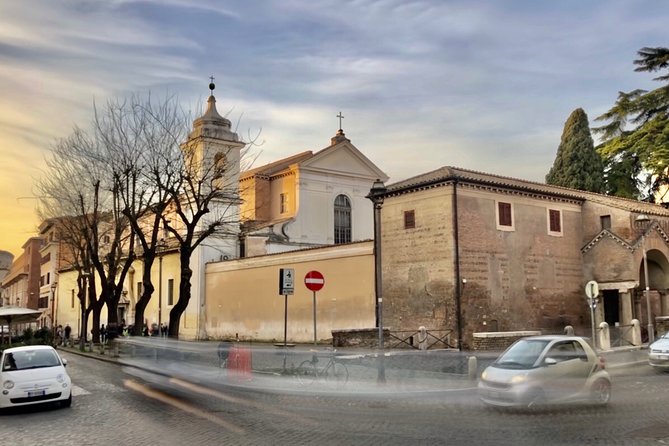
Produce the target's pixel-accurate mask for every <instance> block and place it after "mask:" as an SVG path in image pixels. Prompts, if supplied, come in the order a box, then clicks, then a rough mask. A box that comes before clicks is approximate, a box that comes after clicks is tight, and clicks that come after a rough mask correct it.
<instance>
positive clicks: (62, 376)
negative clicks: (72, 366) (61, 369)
mask: <svg viewBox="0 0 669 446" xmlns="http://www.w3.org/2000/svg"><path fill="white" fill-rule="evenodd" d="M56 380H57V381H58V382H59V383H62V382H64V381H65V375H63V374H62V373H59V374H58V376H56Z"/></svg>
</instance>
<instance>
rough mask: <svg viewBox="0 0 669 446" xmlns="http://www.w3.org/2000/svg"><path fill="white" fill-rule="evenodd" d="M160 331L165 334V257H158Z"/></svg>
mask: <svg viewBox="0 0 669 446" xmlns="http://www.w3.org/2000/svg"><path fill="white" fill-rule="evenodd" d="M158 330H159V332H160V334H161V336H162V333H163V256H162V255H161V256H159V257H158Z"/></svg>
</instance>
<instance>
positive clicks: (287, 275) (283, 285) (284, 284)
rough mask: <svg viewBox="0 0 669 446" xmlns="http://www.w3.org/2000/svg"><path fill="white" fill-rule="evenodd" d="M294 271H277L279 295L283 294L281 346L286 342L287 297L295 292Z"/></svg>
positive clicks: (291, 269)
mask: <svg viewBox="0 0 669 446" xmlns="http://www.w3.org/2000/svg"><path fill="white" fill-rule="evenodd" d="M294 279H295V270H294V269H293V268H280V269H279V294H283V299H284V304H283V346H284V348H285V347H286V346H287V340H288V295H289V294H290V295H292V294H293V292H294V291H295V280H294Z"/></svg>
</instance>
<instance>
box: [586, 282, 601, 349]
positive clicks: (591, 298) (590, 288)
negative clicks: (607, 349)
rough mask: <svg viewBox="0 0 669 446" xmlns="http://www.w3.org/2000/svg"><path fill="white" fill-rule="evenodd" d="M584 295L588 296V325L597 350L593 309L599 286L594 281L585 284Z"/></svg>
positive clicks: (595, 305)
mask: <svg viewBox="0 0 669 446" xmlns="http://www.w3.org/2000/svg"><path fill="white" fill-rule="evenodd" d="M585 295H586V296H588V305H589V306H590V325H591V328H592V343H593V345H594V346H595V348H597V338H595V308H597V296H599V284H598V283H597V282H595V281H594V280H591V281H590V282H588V283H586V284H585Z"/></svg>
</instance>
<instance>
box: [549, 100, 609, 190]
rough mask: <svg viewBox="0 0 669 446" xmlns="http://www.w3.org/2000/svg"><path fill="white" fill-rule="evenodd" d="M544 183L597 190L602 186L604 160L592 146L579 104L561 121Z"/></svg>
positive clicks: (587, 125)
mask: <svg viewBox="0 0 669 446" xmlns="http://www.w3.org/2000/svg"><path fill="white" fill-rule="evenodd" d="M546 183H548V184H553V185H555V186H563V187H569V188H571V189H580V190H585V191H590V192H598V193H601V192H603V190H604V163H603V161H602V158H601V157H600V155H599V154H598V153H597V151H596V150H595V145H594V142H593V140H592V136H591V135H590V126H589V123H588V115H586V114H585V112H584V111H583V109H581V108H577V109H576V110H574V111H573V112H572V113H571V115H569V118H568V119H567V122H566V123H565V125H564V130H563V131H562V138H561V140H560V146H559V147H558V151H557V156H556V157H555V161H554V162H553V167H551V170H550V171H549V172H548V175H546Z"/></svg>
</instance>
